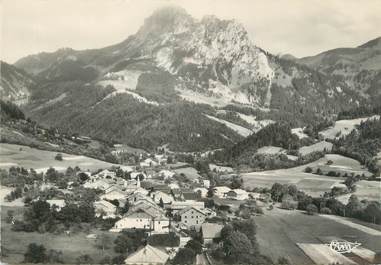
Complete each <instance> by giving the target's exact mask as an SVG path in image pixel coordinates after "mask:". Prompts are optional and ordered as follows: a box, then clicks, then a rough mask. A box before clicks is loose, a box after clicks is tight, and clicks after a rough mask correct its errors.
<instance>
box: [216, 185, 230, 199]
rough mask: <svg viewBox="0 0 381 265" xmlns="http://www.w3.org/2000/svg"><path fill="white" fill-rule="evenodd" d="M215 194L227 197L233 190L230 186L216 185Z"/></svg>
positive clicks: (219, 196)
mask: <svg viewBox="0 0 381 265" xmlns="http://www.w3.org/2000/svg"><path fill="white" fill-rule="evenodd" d="M213 190H214V195H215V196H217V197H218V198H225V196H226V194H227V193H228V192H229V191H230V190H231V189H230V188H228V187H226V186H219V187H215V188H214V189H213Z"/></svg>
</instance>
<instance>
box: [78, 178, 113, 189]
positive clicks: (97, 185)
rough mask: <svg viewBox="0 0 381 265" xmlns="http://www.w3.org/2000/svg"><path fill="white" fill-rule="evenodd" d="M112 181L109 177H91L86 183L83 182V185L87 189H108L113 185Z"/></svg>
mask: <svg viewBox="0 0 381 265" xmlns="http://www.w3.org/2000/svg"><path fill="white" fill-rule="evenodd" d="M111 183H112V181H110V180H108V179H90V180H88V181H87V182H86V183H85V184H83V187H84V188H86V189H100V190H103V191H104V190H107V189H108V188H110V187H111Z"/></svg>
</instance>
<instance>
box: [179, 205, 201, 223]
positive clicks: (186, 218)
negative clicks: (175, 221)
mask: <svg viewBox="0 0 381 265" xmlns="http://www.w3.org/2000/svg"><path fill="white" fill-rule="evenodd" d="M178 215H179V216H180V217H181V223H183V224H184V225H186V226H188V227H189V228H191V227H194V228H197V227H200V225H201V224H202V223H204V221H205V219H206V217H207V215H206V213H205V212H204V211H202V210H200V209H198V208H195V207H187V208H185V209H182V210H181V211H179V212H178Z"/></svg>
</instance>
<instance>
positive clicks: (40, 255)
mask: <svg viewBox="0 0 381 265" xmlns="http://www.w3.org/2000/svg"><path fill="white" fill-rule="evenodd" d="M46 260H47V256H46V249H45V247H44V246H43V245H37V244H36V243H31V244H29V246H28V249H27V251H26V252H25V254H24V262H26V263H44V262H46Z"/></svg>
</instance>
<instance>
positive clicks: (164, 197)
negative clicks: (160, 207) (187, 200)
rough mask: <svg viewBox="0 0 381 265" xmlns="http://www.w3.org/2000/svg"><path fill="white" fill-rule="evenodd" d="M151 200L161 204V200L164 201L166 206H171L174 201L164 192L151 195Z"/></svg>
mask: <svg viewBox="0 0 381 265" xmlns="http://www.w3.org/2000/svg"><path fill="white" fill-rule="evenodd" d="M151 198H152V199H153V200H154V201H155V203H160V200H163V202H164V204H169V203H171V202H172V201H173V197H172V196H171V195H169V194H167V193H165V192H162V191H155V192H152V193H151Z"/></svg>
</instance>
